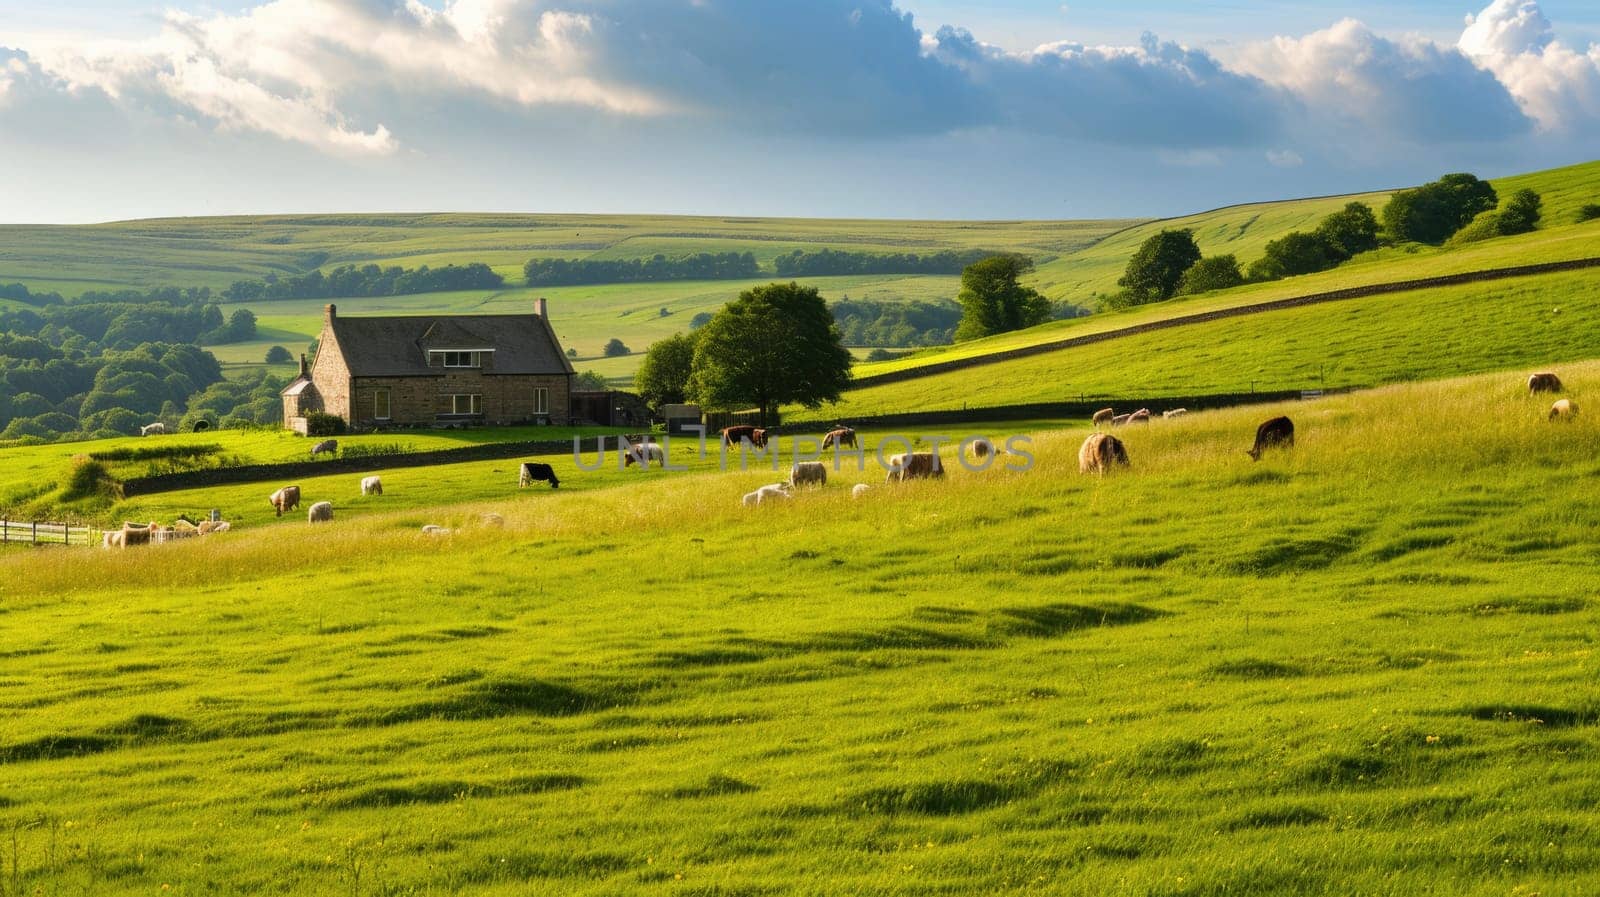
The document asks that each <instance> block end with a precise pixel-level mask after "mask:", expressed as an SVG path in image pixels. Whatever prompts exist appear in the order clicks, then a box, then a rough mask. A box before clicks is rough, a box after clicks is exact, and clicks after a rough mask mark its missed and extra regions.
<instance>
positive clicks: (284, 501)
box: [267, 486, 300, 517]
mask: <svg viewBox="0 0 1600 897" xmlns="http://www.w3.org/2000/svg"><path fill="white" fill-rule="evenodd" d="M267 501H269V502H271V503H272V509H273V510H274V511H277V512H278V516H279V517H282V516H283V512H284V511H293V510H294V509H295V508H298V507H300V487H299V486H285V487H283V488H282V489H279V490H278V491H277V492H274V493H272V495H271V496H270V497H268V498H267Z"/></svg>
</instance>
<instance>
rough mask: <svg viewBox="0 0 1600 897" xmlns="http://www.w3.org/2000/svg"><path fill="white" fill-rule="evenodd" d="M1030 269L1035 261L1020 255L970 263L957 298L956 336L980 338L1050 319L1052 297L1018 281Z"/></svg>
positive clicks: (998, 256) (962, 278) (964, 272)
mask: <svg viewBox="0 0 1600 897" xmlns="http://www.w3.org/2000/svg"><path fill="white" fill-rule="evenodd" d="M1031 270H1033V262H1032V261H1031V260H1029V259H1028V258H1026V257H1024V256H1020V255H997V256H992V257H990V258H986V259H984V260H983V261H981V262H974V263H972V264H970V265H968V266H967V267H966V269H965V270H964V271H962V272H961V293H960V295H958V296H957V297H956V301H957V302H960V303H961V323H959V324H957V325H956V333H955V338H956V339H957V340H969V339H977V338H978V337H981V336H989V335H990V334H995V333H1005V332H1007V331H1011V330H1021V329H1022V328H1024V327H1033V326H1034V325H1036V324H1043V323H1044V322H1046V321H1048V320H1050V300H1049V299H1046V298H1045V297H1044V296H1042V295H1040V294H1039V291H1038V290H1035V289H1033V288H1032V287H1025V286H1023V285H1022V284H1021V283H1020V282H1019V280H1020V279H1021V277H1022V275H1024V274H1026V273H1028V272H1029V271H1031Z"/></svg>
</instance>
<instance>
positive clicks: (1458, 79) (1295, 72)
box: [1238, 19, 1528, 142]
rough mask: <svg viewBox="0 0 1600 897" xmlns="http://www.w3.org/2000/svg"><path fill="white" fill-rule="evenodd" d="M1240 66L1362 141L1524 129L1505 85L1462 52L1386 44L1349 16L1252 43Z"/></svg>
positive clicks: (1459, 137) (1487, 136)
mask: <svg viewBox="0 0 1600 897" xmlns="http://www.w3.org/2000/svg"><path fill="white" fill-rule="evenodd" d="M1238 64H1239V67H1240V68H1241V69H1243V70H1244V71H1248V72H1251V73H1252V74H1254V75H1256V76H1257V77H1260V78H1262V79H1263V80H1265V81H1269V82H1271V83H1273V84H1277V85H1280V86H1282V87H1283V88H1285V89H1286V90H1289V91H1290V92H1292V93H1293V94H1294V95H1295V96H1296V97H1297V98H1299V99H1300V100H1301V102H1303V103H1304V104H1305V106H1306V109H1307V111H1308V112H1309V113H1310V115H1311V116H1313V117H1314V118H1316V119H1321V120H1329V119H1331V120H1333V121H1334V122H1337V123H1340V124H1341V125H1342V127H1343V128H1345V129H1351V128H1355V129H1360V131H1361V132H1362V133H1363V135H1364V137H1365V139H1368V140H1384V139H1395V138H1398V139H1400V140H1404V141H1411V142H1435V141H1464V140H1495V139H1501V138H1504V137H1506V136H1509V135H1513V134H1518V133H1521V132H1523V131H1526V130H1527V127H1528V122H1527V121H1526V119H1525V118H1524V116H1523V115H1522V113H1521V111H1520V110H1519V109H1518V108H1517V105H1516V103H1515V102H1514V101H1513V100H1512V98H1511V96H1510V94H1509V93H1507V91H1506V88H1505V86H1504V85H1502V84H1501V83H1500V82H1499V81H1497V80H1496V79H1495V77H1494V75H1493V74H1491V73H1490V72H1487V71H1485V70H1483V69H1480V68H1478V67H1477V66H1476V65H1474V64H1473V62H1472V60H1470V59H1469V58H1467V56H1466V55H1465V54H1463V53H1461V52H1460V51H1458V50H1456V49H1454V48H1449V47H1441V46H1439V45H1438V44H1435V43H1432V42H1430V41H1425V40H1420V39H1410V40H1398V41H1397V40H1391V39H1389V38H1386V37H1383V36H1381V35H1379V34H1376V33H1374V32H1373V31H1372V30H1371V29H1370V28H1368V27H1367V26H1366V25H1363V24H1362V23H1360V22H1358V21H1356V20H1354V19H1345V20H1343V21H1341V22H1339V23H1337V24H1335V25H1333V26H1332V27H1330V28H1326V29H1324V30H1322V31H1317V32H1313V33H1311V34H1308V35H1306V36H1304V37H1300V38H1291V37H1278V38H1274V39H1273V40H1271V41H1270V42H1267V43H1262V44H1256V45H1253V46H1251V47H1249V48H1247V49H1245V50H1244V51H1243V52H1242V53H1241V54H1240V57H1239V60H1238Z"/></svg>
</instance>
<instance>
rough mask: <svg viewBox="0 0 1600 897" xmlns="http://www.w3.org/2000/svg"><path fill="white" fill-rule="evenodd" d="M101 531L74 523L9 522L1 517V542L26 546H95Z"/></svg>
mask: <svg viewBox="0 0 1600 897" xmlns="http://www.w3.org/2000/svg"><path fill="white" fill-rule="evenodd" d="M99 541H100V531H99V530H96V529H92V528H90V527H87V526H78V525H76V524H72V523H45V522H42V521H38V520H8V519H6V518H4V517H0V542H4V543H11V542H20V543H22V544H24V545H95V544H98V543H99Z"/></svg>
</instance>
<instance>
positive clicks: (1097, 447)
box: [1078, 433, 1128, 475]
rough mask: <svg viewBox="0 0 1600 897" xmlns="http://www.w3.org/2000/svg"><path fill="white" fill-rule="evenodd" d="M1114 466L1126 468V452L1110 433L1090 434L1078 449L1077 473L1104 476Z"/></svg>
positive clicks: (1119, 441) (1120, 441) (1120, 442)
mask: <svg viewBox="0 0 1600 897" xmlns="http://www.w3.org/2000/svg"><path fill="white" fill-rule="evenodd" d="M1114 465H1121V466H1123V467H1127V466H1128V450H1127V448H1126V447H1124V446H1123V444H1122V440H1120V439H1118V438H1117V437H1115V436H1112V435H1111V434H1110V433H1090V434H1089V438H1088V439H1085V440H1084V441H1083V445H1081V446H1079V447H1078V472H1079V473H1098V474H1102V475H1103V474H1105V473H1106V472H1107V471H1108V470H1110V469H1111V468H1112V466H1114Z"/></svg>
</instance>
